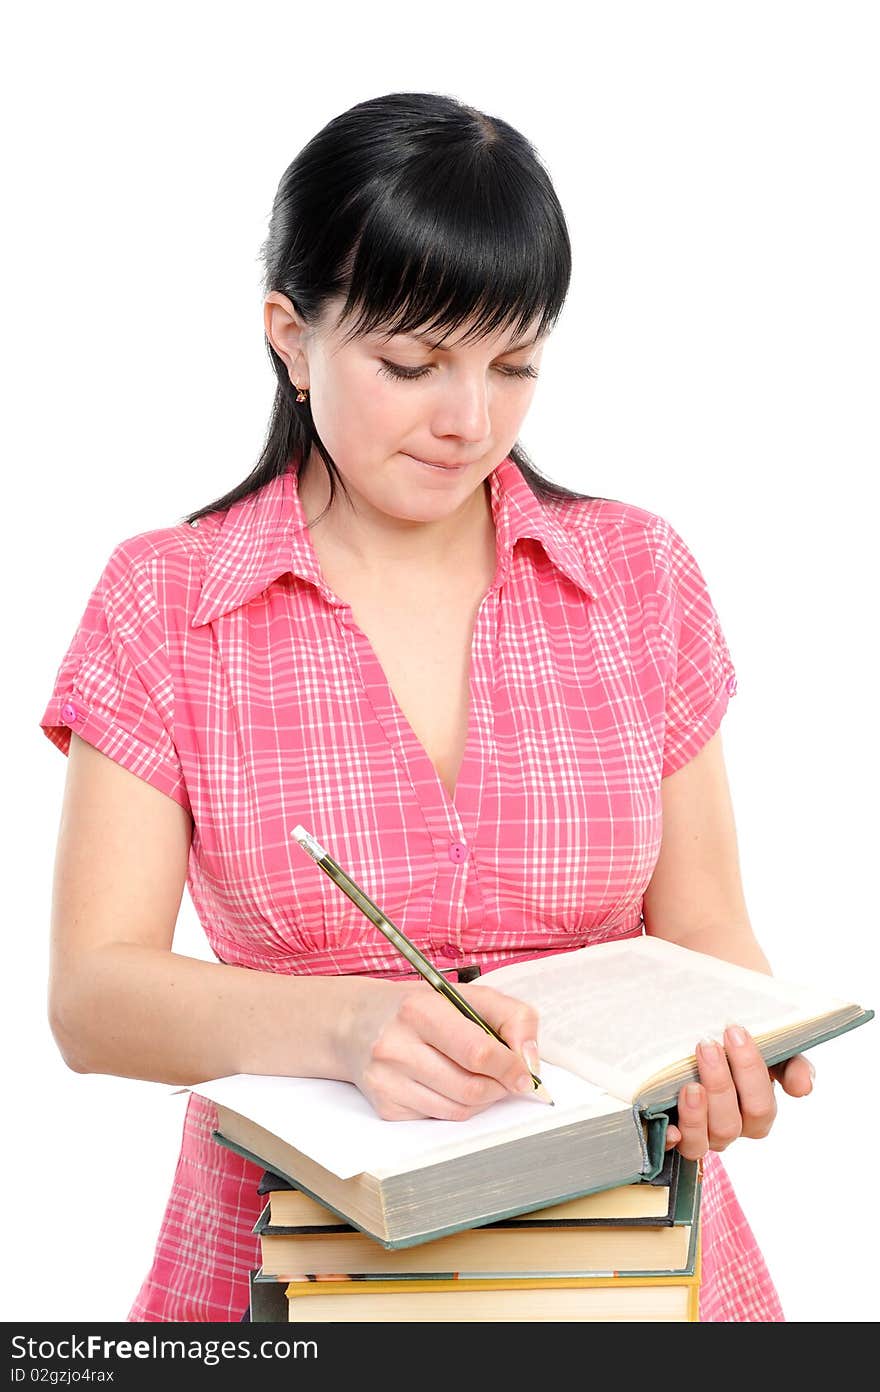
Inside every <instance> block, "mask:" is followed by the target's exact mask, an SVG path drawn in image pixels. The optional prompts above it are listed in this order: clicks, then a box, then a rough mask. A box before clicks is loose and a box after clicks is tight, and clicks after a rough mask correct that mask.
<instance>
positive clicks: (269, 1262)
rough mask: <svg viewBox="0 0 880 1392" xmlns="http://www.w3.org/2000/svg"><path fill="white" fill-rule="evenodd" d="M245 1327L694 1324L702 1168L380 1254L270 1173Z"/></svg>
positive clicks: (677, 1164) (665, 1173)
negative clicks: (385, 1323) (293, 1324)
mask: <svg viewBox="0 0 880 1392" xmlns="http://www.w3.org/2000/svg"><path fill="white" fill-rule="evenodd" d="M260 1192H261V1194H263V1195H264V1196H265V1198H266V1203H265V1206H264V1208H263V1211H262V1213H261V1214H260V1217H259V1219H258V1221H257V1223H256V1225H255V1227H254V1232H255V1233H257V1234H258V1235H259V1238H260V1248H261V1257H262V1265H261V1266H260V1267H257V1268H255V1269H254V1270H253V1271H252V1272H251V1280H250V1292H251V1299H250V1318H251V1320H252V1321H254V1322H267V1321H269V1322H277V1321H286V1322H302V1323H310V1322H313V1321H329V1322H333V1321H337V1322H345V1323H349V1322H364V1321H378V1322H383V1321H398V1322H399V1321H429V1322H436V1321H446V1320H448V1321H454V1322H457V1323H460V1322H462V1321H504V1320H509V1321H535V1320H538V1321H541V1320H549V1321H557V1322H558V1321H574V1320H576V1321H589V1320H594V1321H640V1322H641V1321H696V1320H697V1319H698V1299H699V1277H700V1267H699V1236H700V1224H699V1212H700V1166H699V1164H698V1162H695V1161H687V1160H682V1159H681V1157H680V1156H679V1154H678V1152H677V1151H670V1152H669V1153H668V1155H667V1157H666V1160H665V1163H664V1165H663V1168H662V1169H661V1171H660V1172H659V1173H658V1174H657V1176H656V1177H655V1178H654V1179H653V1180H651V1181H650V1182H645V1181H641V1182H636V1183H631V1184H626V1185H620V1186H618V1187H616V1188H612V1189H606V1190H603V1191H601V1192H599V1193H592V1194H588V1195H585V1196H582V1197H580V1198H576V1199H571V1200H569V1201H567V1202H565V1203H561V1204H554V1205H551V1206H549V1207H546V1208H542V1209H536V1210H532V1211H530V1212H527V1213H522V1214H518V1215H516V1216H515V1217H510V1218H507V1219H504V1220H502V1221H499V1222H493V1223H489V1224H486V1225H484V1226H480V1227H473V1228H468V1229H464V1230H462V1231H460V1232H456V1233H450V1234H448V1235H446V1236H444V1237H440V1238H436V1239H433V1240H431V1241H428V1242H423V1243H418V1244H414V1245H408V1246H404V1247H396V1248H394V1247H391V1248H389V1247H386V1246H384V1245H382V1244H381V1243H379V1242H377V1241H376V1240H375V1239H374V1238H373V1237H372V1236H370V1235H369V1234H367V1233H364V1232H362V1231H360V1230H359V1229H358V1228H356V1227H354V1226H353V1225H352V1224H350V1223H348V1222H347V1221H346V1220H345V1218H344V1216H343V1215H342V1214H339V1213H336V1212H335V1211H333V1210H332V1209H329V1208H327V1207H326V1206H325V1205H324V1204H321V1203H319V1202H318V1201H317V1200H316V1199H315V1198H314V1197H312V1196H310V1195H309V1194H307V1193H305V1192H304V1191H303V1190H302V1189H300V1188H298V1187H297V1186H295V1185H292V1184H291V1183H289V1182H288V1180H287V1179H286V1178H284V1177H283V1176H280V1175H278V1174H276V1173H274V1172H273V1171H271V1170H267V1171H266V1172H265V1173H264V1175H263V1178H262V1181H261V1184H260Z"/></svg>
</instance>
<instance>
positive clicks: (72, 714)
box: [61, 701, 82, 725]
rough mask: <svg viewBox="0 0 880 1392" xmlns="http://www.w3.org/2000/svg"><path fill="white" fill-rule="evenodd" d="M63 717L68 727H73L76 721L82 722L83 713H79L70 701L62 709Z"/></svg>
mask: <svg viewBox="0 0 880 1392" xmlns="http://www.w3.org/2000/svg"><path fill="white" fill-rule="evenodd" d="M61 716H62V719H63V720H66V721H67V723H68V725H72V724H73V722H74V721H75V720H82V712H81V711H78V710H77V708H76V706H72V705H71V704H70V702H69V701H68V702H67V704H66V705H64V706H62V707H61Z"/></svg>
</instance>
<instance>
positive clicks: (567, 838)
mask: <svg viewBox="0 0 880 1392" xmlns="http://www.w3.org/2000/svg"><path fill="white" fill-rule="evenodd" d="M263 250H264V254H265V268H266V272H265V303H264V319H265V330H266V338H267V346H268V349H269V353H270V357H271V360H272V365H273V367H274V370H275V373H276V376H277V379H278V386H277V390H276V396H275V404H274V410H273V414H272V420H271V424H270V428H269V432H268V436H267V440H266V443H265V448H264V449H263V452H262V454H261V456H260V459H259V462H258V464H257V466H256V468H255V469H254V470H253V472H252V473H251V474H250V475H249V476H248V477H247V478H246V479H245V480H244V482H243V483H242V484H241V485H240V486H239V487H237V488H236V489H234V490H233V491H232V492H231V493H229V494H227V495H226V496H224V497H222V498H219V499H217V500H216V501H215V502H213V503H212V504H210V506H208V507H205V508H202V509H201V510H200V511H199V512H197V513H194V514H191V515H190V516H189V517H187V518H185V519H184V520H183V521H181V522H179V523H177V524H175V525H172V526H168V527H165V528H161V529H159V530H155V531H150V532H145V533H142V534H140V535H138V536H135V537H131V538H129V539H127V540H125V541H122V542H121V543H120V544H119V545H118V546H117V547H116V548H115V549H114V551H113V553H112V555H111V556H110V559H109V560H108V562H107V564H106V566H105V568H104V571H103V573H102V574H101V577H100V579H99V582H98V584H97V585H96V587H95V589H94V592H93V593H92V595H91V597H90V599H89V601H88V604H87V606H86V609H85V613H84V615H83V618H82V621H81V623H80V625H79V627H78V629H77V631H76V634H75V636H74V638H73V641H72V643H71V645H70V647H69V649H68V651H67V653H66V655H65V656H64V658H63V660H62V662H61V665H60V668H59V671H58V677H57V681H56V684H55V688H54V691H53V694H52V698H51V700H50V701H49V704H48V706H47V709H46V711H45V713H44V715H43V718H42V721H41V724H42V726H43V728H44V729H45V732H46V734H47V735H48V736H49V738H50V739H51V740H53V741H54V743H55V744H57V745H58V747H59V748H60V749H62V750H63V751H64V752H65V753H67V754H68V755H69V763H68V768H67V782H66V787H65V793H64V807H63V814H62V821H61V828H60V833H59V844H58V853H57V864H56V884H55V895H54V904H53V923H52V959H51V983H50V1015H51V1024H52V1029H53V1032H54V1035H55V1038H56V1040H57V1042H58V1045H59V1048H60V1049H61V1052H62V1054H63V1057H64V1058H65V1060H66V1061H67V1063H68V1064H69V1066H70V1067H71V1068H73V1069H74V1070H76V1071H78V1072H95V1073H112V1074H118V1075H121V1076H125V1077H131V1078H142V1079H151V1080H155V1081H159V1082H165V1083H168V1084H190V1083H194V1082H198V1081H201V1080H204V1079H207V1078H214V1077H219V1076H224V1075H227V1074H232V1073H239V1072H244V1073H269V1074H276V1073H277V1074H293V1075H305V1076H322V1077H331V1078H340V1079H347V1080H349V1081H351V1082H353V1083H355V1084H356V1085H357V1086H358V1087H359V1088H360V1089H361V1090H362V1092H363V1093H364V1094H365V1096H366V1097H367V1098H368V1099H369V1100H370V1102H371V1103H372V1105H373V1106H374V1107H375V1109H376V1110H377V1112H378V1113H379V1114H380V1115H381V1116H383V1117H386V1118H389V1119H397V1118H405V1117H423V1116H427V1117H442V1118H447V1119H450V1118H451V1119H459V1118H465V1117H468V1116H470V1115H472V1114H473V1113H474V1112H476V1111H479V1110H481V1109H483V1108H485V1107H487V1106H489V1105H491V1104H492V1103H493V1102H495V1101H497V1100H498V1099H499V1098H501V1097H503V1096H505V1095H506V1093H508V1092H511V1091H514V1092H515V1091H516V1090H517V1089H518V1088H520V1087H521V1086H522V1085H523V1084H524V1083H526V1082H527V1078H528V1074H527V1070H526V1065H527V1064H529V1065H530V1066H532V1067H533V1068H535V1067H537V1061H538V1047H539V1046H538V1041H539V1039H540V1020H538V1019H537V1018H536V1017H535V1015H534V1013H533V1012H532V1011H531V1010H530V1009H529V1008H527V1007H526V1006H525V1005H523V1004H522V1003H520V1002H517V1001H516V1000H514V999H511V998H508V997H506V996H504V995H502V994H500V993H498V992H495V991H492V990H490V989H489V988H488V987H481V986H480V984H479V982H478V981H477V982H476V983H474V981H473V976H474V972H475V970H476V969H477V968H482V969H486V968H488V967H491V966H496V965H500V964H501V963H504V962H508V961H515V960H521V959H525V958H527V957H535V956H539V955H541V954H544V953H558V952H566V951H569V950H571V949H572V948H578V947H583V946H586V945H589V944H592V943H597V942H605V941H608V940H609V939H614V938H619V937H626V936H631V935H635V934H639V933H642V932H647V933H653V934H656V935H658V936H661V937H666V938H670V939H672V940H674V941H676V942H680V943H685V944H687V945H688V946H690V947H694V948H697V949H699V950H700V951H702V952H708V953H712V954H715V955H717V956H719V957H723V958H726V959H727V960H729V961H732V962H739V963H743V964H745V965H747V966H750V967H756V968H758V969H760V970H766V971H769V966H768V963H767V960H766V958H765V956H764V954H763V952H762V951H761V948H760V947H759V945H758V943H757V941H756V939H755V936H754V934H753V932H752V928H751V925H750V922H749V917H748V913H747V910H746V906H745V902H744V896H743V890H742V886H741V882H740V874H739V868H738V859H737V850H736V837H735V829H734V819H733V814H732V809H731V803H730V796H729V791H728V785H727V780H726V775H725V768H724V761H723V755H722V749H721V743H720V733H719V726H720V722H721V719H722V716H723V714H724V711H725V709H726V707H727V703H728V701H729V699H730V696H731V694H732V692H733V691H734V689H735V678H734V673H733V667H732V664H731V660H730V656H729V653H728V650H727V646H726V644H725V641H724V637H723V634H722V630H721V627H720V624H719V621H718V618H717V615H716V613H715V610H714V608H713V605H712V601H711V599H710V596H709V594H708V592H707V589H706V586H705V583H704V580H703V577H702V574H701V572H700V569H699V567H698V565H697V563H696V561H695V559H694V557H693V556H692V554H691V553H690V551H689V550H688V548H687V547H686V545H685V543H684V542H683V541H682V539H681V538H680V537H679V536H678V535H677V533H676V532H675V531H674V530H673V528H672V527H671V526H670V525H669V524H668V523H667V522H666V521H665V520H664V519H663V518H662V517H660V516H658V515H656V514H653V513H650V512H647V511H645V510H643V509H641V508H639V507H637V506H635V505H633V504H627V503H623V502H617V501H614V500H610V499H606V498H597V497H592V496H590V495H587V494H580V493H575V492H572V491H571V490H568V489H566V488H562V487H559V486H557V485H555V484H552V483H550V482H548V481H547V480H546V479H544V478H543V477H542V476H541V475H540V474H539V473H538V472H537V471H536V470H535V469H534V467H533V466H532V465H531V464H530V463H529V461H528V460H527V458H526V456H525V454H524V452H523V450H522V448H521V447H520V445H519V444H518V443H517V438H518V434H519V431H520V428H521V426H522V423H523V420H524V419H525V416H526V413H527V411H528V408H529V405H530V403H531V400H532V396H533V393H534V390H535V380H536V378H537V375H538V371H539V368H540V365H541V359H542V354H543V350H544V346H545V344H546V342H547V340H548V336H549V334H550V332H551V330H552V328H553V325H554V324H555V322H556V320H557V319H558V316H559V313H560V311H561V309H562V306H563V303H564V300H565V296H566V293H567V289H568V284H569V276H570V270H571V259H570V245H569V238H568V235H567V230H566V224H565V219H564V217H563V213H562V210H561V208H560V206H559V203H558V201H557V198H556V196H555V193H554V190H553V187H552V184H551V181H550V179H549V177H548V175H547V172H546V171H545V169H544V167H543V166H542V164H541V162H540V160H539V158H538V157H537V155H536V153H535V151H534V149H533V148H532V146H531V145H530V144H529V143H528V141H527V140H526V139H525V138H524V137H523V136H522V135H521V134H519V133H518V132H517V131H516V130H514V129H513V128H511V126H510V125H508V124H507V123H506V122H504V121H502V120H500V119H498V118H497V117H490V116H487V115H485V114H484V113H482V112H480V111H477V110H474V109H473V108H470V107H468V106H465V105H463V104H461V103H459V102H457V101H455V100H453V99H451V98H448V97H444V96H437V95H432V94H422V93H396V94H392V95H388V96H384V97H380V98H377V99H375V100H371V101H365V102H362V103H360V104H358V105H357V106H355V107H353V108H352V109H351V110H349V111H346V112H344V113H343V114H341V115H340V116H338V117H337V118H335V119H334V120H332V121H330V122H329V124H328V125H327V126H326V127H325V128H324V129H323V130H321V131H319V132H318V134H317V135H316V136H315V137H314V138H313V139H312V140H310V141H309V143H308V144H307V145H306V146H305V147H304V148H303V150H302V151H301V152H300V153H299V155H298V156H297V157H296V158H295V159H294V161H293V162H292V164H291V165H290V166H289V168H288V169H287V170H286V171H285V173H284V175H283V177H282V179H281V182H280V185H279V188H278V191H277V194H276V197H275V201H274V206H273V210H272V217H271V221H270V228H269V235H268V237H267V240H266V243H265V246H264V249H263ZM572 424H573V427H574V424H575V422H574V417H573V422H572ZM298 823H301V824H303V825H305V826H307V827H308V828H309V829H310V830H311V831H312V832H313V833H314V834H315V835H316V836H317V837H318V839H319V840H320V841H321V842H322V843H323V844H325V845H327V846H329V847H330V848H332V851H333V854H334V855H335V856H336V857H337V858H338V860H339V861H340V862H341V863H342V864H344V865H345V866H346V868H347V869H348V870H349V872H350V873H351V874H352V875H353V876H354V878H355V879H356V880H357V881H358V882H359V883H360V884H363V885H364V886H365V887H367V888H368V892H370V894H371V896H372V897H374V898H375V899H376V901H377V902H379V903H381V904H382V905H383V907H384V908H385V909H386V910H387V911H388V913H389V914H390V915H391V917H392V918H393V919H394V921H395V922H397V923H398V924H399V925H400V926H401V927H402V929H403V931H404V932H405V933H406V934H407V935H408V936H409V937H411V938H412V939H413V940H414V941H415V942H416V943H417V944H418V946H419V947H420V948H421V949H422V950H423V951H424V952H425V953H426V954H427V955H428V956H429V957H430V958H432V959H433V960H434V961H435V962H436V964H437V965H438V967H440V968H441V969H442V970H444V971H448V972H450V973H452V976H453V979H455V978H456V977H457V978H458V979H460V980H466V981H467V980H469V981H470V984H467V985H465V986H463V988H462V989H463V990H464V991H465V992H466V993H467V994H469V995H470V996H471V997H472V998H473V1000H474V1003H475V1005H476V1006H477V1008H478V1009H479V1010H480V1011H481V1012H482V1013H483V1014H484V1016H486V1017H487V1018H488V1019H489V1020H490V1021H491V1022H492V1023H493V1024H494V1025H495V1027H496V1028H497V1029H499V1030H500V1031H501V1033H502V1034H503V1036H504V1038H505V1039H506V1040H507V1041H508V1043H509V1044H510V1045H511V1046H512V1048H510V1049H506V1048H504V1047H503V1046H502V1045H500V1044H498V1043H496V1042H495V1041H493V1040H491V1039H490V1038H488V1036H486V1035H485V1034H484V1033H483V1032H482V1031H480V1030H479V1029H478V1028H477V1027H476V1026H474V1025H473V1024H472V1023H471V1022H469V1021H467V1020H466V1019H465V1018H464V1017H462V1016H460V1015H459V1014H458V1013H457V1012H456V1011H453V1010H450V1009H449V1006H448V1004H447V1003H446V1002H445V1001H444V1000H443V999H442V998H441V997H440V996H439V995H438V993H436V992H435V991H432V990H431V989H430V988H429V987H426V986H425V985H424V984H423V983H422V982H420V981H419V980H418V979H416V978H415V977H414V975H413V974H411V973H409V974H408V972H407V971H406V970H404V969H405V968H407V963H406V962H405V961H404V960H403V959H402V958H401V957H400V956H399V954H397V953H396V952H395V950H394V949H393V948H392V947H391V945H390V944H389V943H387V941H386V940H385V939H384V938H383V937H382V935H380V934H378V933H371V932H370V930H369V924H367V923H366V922H365V920H364V918H363V915H362V914H360V913H359V912H358V911H357V910H356V909H355V908H354V906H353V905H350V904H349V903H348V902H347V901H346V900H345V899H344V897H343V896H340V895H339V893H338V891H337V890H336V888H335V886H333V885H331V884H330V883H329V881H328V880H327V878H326V877H325V876H322V875H320V874H317V873H316V872H315V869H314V866H313V865H312V863H311V862H310V861H309V860H308V858H307V857H305V856H303V854H302V852H301V850H300V849H299V847H298V846H297V845H296V843H295V842H294V841H293V840H292V839H291V830H292V828H293V827H294V826H295V825H297V824H298ZM184 885H188V886H189V890H190V894H191V896H192V900H193V903H194V905H195V907H196V910H197V912H198V914H199V918H200V920H201V922H202V924H203V925H204V929H205V932H206V934H207V937H208V941H209V942H210V944H211V947H212V949H213V951H214V953H215V955H216V957H217V959H218V960H217V962H216V963H215V962H206V961H199V960H195V959H192V958H187V957H184V956H182V955H180V954H177V953H174V952H173V951H172V940H173V934H174V927H175V921H176V917H177V913H178V910H179V906H180V901H181V897H182V894H183V889H184ZM698 1057H699V1070H700V1078H701V1083H700V1084H699V1085H691V1086H690V1087H688V1088H686V1089H684V1090H683V1092H682V1094H681V1096H680V1099H679V1108H678V1113H677V1121H676V1125H674V1126H672V1127H670V1132H669V1142H670V1144H675V1145H678V1146H679V1148H680V1149H681V1151H682V1153H683V1154H684V1155H686V1156H688V1157H697V1156H705V1178H704V1198H703V1273H704V1274H703V1285H702V1292H701V1316H702V1318H703V1319H705V1320H723V1321H730V1320H767V1321H772V1320H781V1319H782V1318H783V1315H782V1311H781V1308H780V1304H779V1301H778V1298H777V1295H776V1292H775V1290H774V1288H773V1285H772V1282H771V1280H770V1277H769V1275H768V1273H767V1270H766V1268H765V1265H764V1263H763V1260H762V1258H761V1255H760V1252H759V1251H758V1249H757V1247H756V1245H755V1242H754V1239H753V1237H752V1235H751V1233H750V1231H749V1228H748V1226H747V1223H746V1221H745V1219H744V1217H743V1214H742V1212H741V1211H740V1208H739V1206H738V1203H737V1200H736V1198H735V1196H734V1194H733V1192H732V1189H731V1186H730V1183H729V1181H728V1179H727V1176H726V1174H725V1172H724V1169H723V1168H722V1163H721V1161H720V1159H719V1156H718V1152H720V1151H723V1150H724V1149H725V1147H726V1146H727V1145H728V1144H729V1143H730V1142H731V1141H732V1140H734V1139H735V1138H736V1137H738V1136H741V1135H746V1136H752V1137H761V1136H764V1135H766V1134H767V1132H768V1131H769V1129H770V1127H771V1124H772V1122H773V1119H774V1115H775V1103H774V1078H775V1079H778V1080H779V1081H780V1082H781V1085H782V1086H783V1088H784V1089H785V1091H786V1092H788V1093H790V1094H792V1095H795V1096H798V1095H802V1094H805V1093H808V1092H809V1091H810V1090H811V1086H812V1081H811V1068H810V1065H809V1064H808V1063H807V1062H806V1060H805V1059H804V1058H802V1057H797V1058H795V1059H792V1060H790V1061H789V1062H788V1063H787V1064H786V1065H785V1066H783V1067H780V1068H778V1069H775V1070H772V1073H773V1076H771V1073H768V1070H767V1068H766V1067H765V1066H764V1064H763V1062H762V1060H761V1058H760V1055H759V1054H758V1052H757V1050H756V1048H755V1046H754V1045H753V1043H752V1042H751V1040H750V1039H749V1037H748V1035H747V1034H746V1033H745V1032H744V1031H742V1030H739V1029H736V1028H732V1029H729V1030H728V1031H727V1034H726V1035H725V1039H724V1044H723V1047H721V1046H719V1045H717V1044H715V1045H709V1044H701V1045H700V1046H699V1049H698ZM212 1124H213V1108H212V1106H211V1104H209V1103H207V1102H206V1101H204V1100H202V1099H200V1098H198V1097H196V1096H191V1098H190V1100H189V1103H188V1110H187V1115H186V1121H185V1125H184V1133H183V1139H182V1146H181V1152H180V1159H179V1162H178V1165H177V1170H176V1173H175V1176H174V1182H173V1185H172V1190H171V1194H170V1197H169V1200H168V1206H167V1211H166V1214H165V1218H164V1221H163V1224H162V1228H161V1232H160V1234H159V1238H158V1244H157V1248H156V1253H155V1259H154V1262H153V1265H152V1267H151V1269H150V1271H149V1272H148V1274H147V1276H146V1279H145V1281H144V1284H143V1287H142V1289H141V1290H140V1293H139V1294H138V1295H137V1298H136V1299H135V1300H134V1303H133V1305H132V1308H131V1311H130V1318H131V1319H132V1320H155V1321H173V1320H201V1321H209V1320H230V1319H238V1318H239V1317H240V1316H241V1314H242V1311H243V1310H246V1309H247V1304H248V1273H249V1270H250V1269H251V1268H252V1267H254V1266H256V1265H258V1264H259V1252H258V1239H257V1238H255V1237H254V1236H253V1234H252V1231H251V1229H252V1226H253V1224H254V1222H255V1220H256V1218H257V1216H258V1213H259V1210H260V1206H261V1201H260V1198H259V1196H258V1194H257V1184H258V1181H259V1178H260V1174H261V1171H260V1170H259V1169H257V1168H256V1167H255V1166H254V1165H252V1164H251V1163H249V1162H247V1161H244V1160H242V1159H240V1158H238V1157H237V1156H235V1155H233V1154H232V1153H231V1152H230V1151H229V1150H227V1149H225V1148H224V1147H221V1146H219V1145H217V1144H216V1142H215V1141H213V1140H212V1137H211V1130H212Z"/></svg>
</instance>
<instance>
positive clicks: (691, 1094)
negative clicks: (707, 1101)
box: [684, 1083, 703, 1107]
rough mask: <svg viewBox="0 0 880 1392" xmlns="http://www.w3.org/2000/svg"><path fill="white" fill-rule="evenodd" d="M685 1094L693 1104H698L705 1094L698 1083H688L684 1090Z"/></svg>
mask: <svg viewBox="0 0 880 1392" xmlns="http://www.w3.org/2000/svg"><path fill="white" fill-rule="evenodd" d="M684 1095H685V1097H686V1098H687V1100H688V1102H690V1104H691V1105H692V1106H694V1107H695V1106H697V1104H698V1103H699V1102H700V1100H701V1099H702V1096H703V1090H702V1088H701V1087H700V1085H699V1084H698V1083H688V1085H687V1087H686V1088H685V1090H684Z"/></svg>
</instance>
